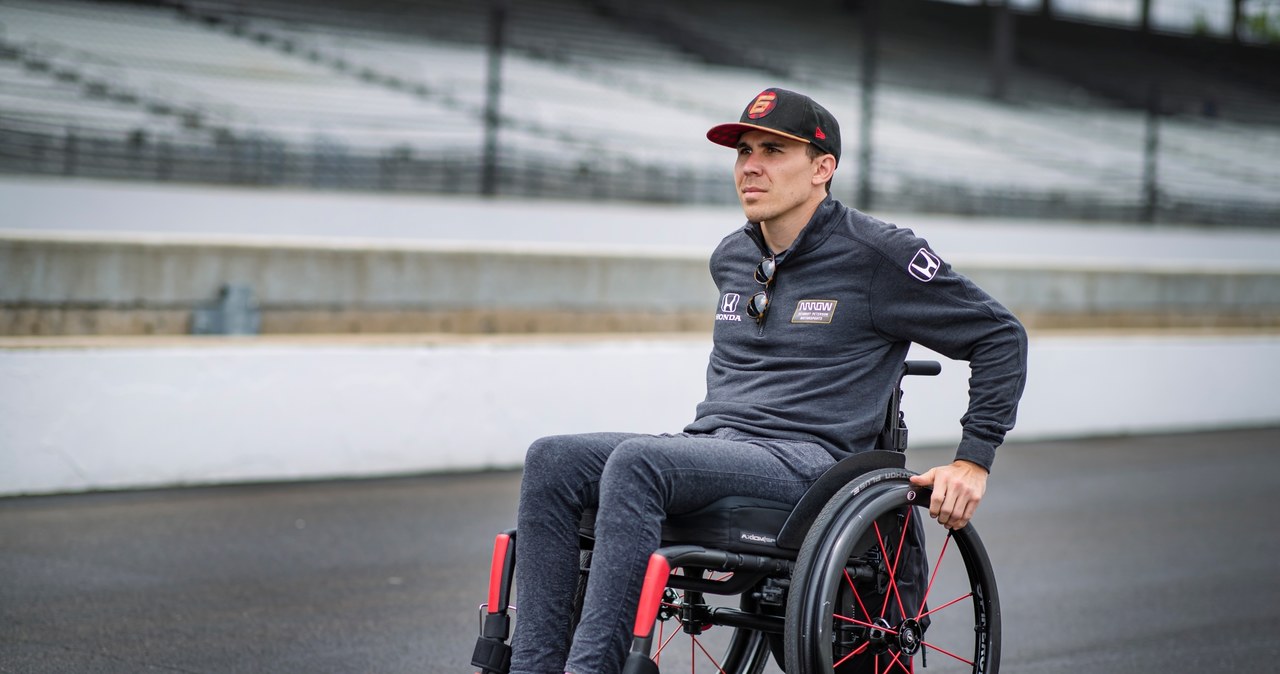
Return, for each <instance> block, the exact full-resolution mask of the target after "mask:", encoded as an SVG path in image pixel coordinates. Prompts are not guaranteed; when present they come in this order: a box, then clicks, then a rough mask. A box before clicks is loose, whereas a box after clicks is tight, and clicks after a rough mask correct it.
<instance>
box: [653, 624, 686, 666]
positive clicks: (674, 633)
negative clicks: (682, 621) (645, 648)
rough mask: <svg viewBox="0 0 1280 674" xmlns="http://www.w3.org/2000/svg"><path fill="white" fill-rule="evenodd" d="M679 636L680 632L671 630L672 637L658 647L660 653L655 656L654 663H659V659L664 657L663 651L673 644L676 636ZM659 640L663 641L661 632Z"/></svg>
mask: <svg viewBox="0 0 1280 674" xmlns="http://www.w3.org/2000/svg"><path fill="white" fill-rule="evenodd" d="M679 634H680V630H671V636H669V637H667V640H666V641H663V642H662V645H661V646H659V647H658V652H657V653H654V654H653V661H654V662H657V661H658V657H659V656H661V655H662V651H663V649H665V648H666V647H667V644H669V643H671V640H672V639H675V638H676V636H677V635H679ZM658 639H662V634H661V632H659V634H658Z"/></svg>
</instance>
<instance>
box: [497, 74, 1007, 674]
mask: <svg viewBox="0 0 1280 674" xmlns="http://www.w3.org/2000/svg"><path fill="white" fill-rule="evenodd" d="M707 137H708V139H709V140H711V141H712V142H714V143H717V144H720V145H724V146H727V147H730V148H734V149H735V150H736V151H737V162H736V164H735V168H734V178H735V184H736V186H737V190H738V198H739V200H740V202H741V205H742V208H743V211H744V213H745V215H746V220H747V223H746V224H745V226H743V227H741V228H739V229H738V230H736V231H734V232H732V233H731V234H729V235H728V236H726V237H725V238H724V240H723V241H722V242H721V243H720V244H719V246H718V247H717V248H716V249H715V252H714V253H713V254H712V256H711V261H710V270H711V274H712V277H713V279H714V281H715V284H716V286H717V288H718V289H719V293H720V296H719V298H718V301H717V304H716V307H715V311H714V315H715V322H714V334H713V340H714V341H713V348H712V351H711V354H710V362H709V364H708V366H707V395H706V399H705V400H704V401H703V402H702V403H700V404H699V405H698V407H697V410H696V416H695V418H694V420H693V422H692V423H690V424H689V425H688V426H687V427H686V428H684V429H683V431H682V432H679V433H674V434H668V435H658V436H653V435H636V434H628V433H591V434H585V435H570V436H557V437H548V438H542V439H540V440H538V441H536V442H535V443H533V445H532V446H531V447H530V448H529V450H528V454H527V458H526V463H525V469H524V476H523V481H522V484H521V491H520V505H519V511H518V514H517V531H518V532H519V536H518V538H516V539H515V542H514V547H515V550H514V553H513V554H514V557H515V558H518V559H519V560H520V566H519V569H520V571H519V589H518V594H519V608H520V610H519V619H518V621H517V624H516V629H515V633H514V637H513V640H512V643H511V649H510V650H509V651H508V652H507V653H506V655H508V656H509V657H510V671H511V672H513V673H519V674H531V673H536V674H548V673H559V672H572V673H573V674H611V673H613V672H618V671H619V670H620V668H621V666H622V663H623V662H624V660H625V659H626V655H627V648H628V644H629V643H631V640H632V626H633V621H637V618H636V615H637V606H638V603H640V595H641V587H642V584H644V582H645V579H646V569H647V568H649V567H648V566H647V565H648V563H649V561H650V555H651V553H654V551H655V550H656V549H658V548H659V547H660V546H661V545H662V543H663V527H664V522H665V521H666V520H667V519H668V518H669V517H671V518H676V517H678V516H681V515H682V514H688V513H693V512H695V511H698V510H699V509H701V508H703V507H705V506H707V505H708V504H711V503H712V502H715V501H717V500H718V499H722V498H725V497H746V498H759V499H766V500H768V501H772V502H776V503H781V504H785V505H787V506H790V505H794V504H796V503H798V502H800V501H801V499H802V497H803V496H804V495H805V493H806V491H807V490H809V489H810V487H811V486H812V485H814V483H815V481H817V480H818V479H819V477H820V476H822V475H823V474H824V473H826V472H827V471H828V470H829V469H831V468H832V467H833V466H834V465H835V464H836V463H837V462H838V461H840V460H841V459H845V458H847V457H851V456H855V455H858V454H861V453H864V452H868V451H869V450H872V449H873V448H875V447H876V446H877V438H878V436H879V435H880V433H881V431H882V428H883V426H884V421H885V410H886V407H887V406H888V404H889V403H890V402H892V401H891V400H890V399H891V397H893V396H896V395H898V382H899V379H900V377H901V375H902V370H903V363H904V360H905V357H906V354H907V349H908V347H909V346H910V345H911V343H913V342H915V343H918V344H922V345H924V346H926V347H928V348H930V349H933V350H935V351H937V352H939V353H941V354H944V355H946V356H947V357H949V358H953V359H960V360H967V361H969V363H970V365H971V370H972V377H971V379H970V397H969V407H968V410H967V413H966V414H965V415H964V416H963V418H962V420H961V423H962V427H963V436H962V438H963V439H962V440H961V442H960V444H959V447H958V448H957V450H956V454H955V461H954V462H952V463H950V464H947V465H942V466H938V467H936V468H933V469H932V470H929V471H927V472H925V473H924V474H922V475H917V476H913V477H911V478H910V480H911V483H912V484H913V485H914V486H915V487H918V488H920V489H922V490H923V489H924V488H931V494H932V495H931V498H930V500H929V504H928V514H929V515H930V516H931V517H933V518H936V520H937V521H938V522H939V523H941V524H943V525H945V526H946V527H947V528H949V529H951V530H960V529H962V528H964V527H965V526H966V524H967V523H968V522H969V520H970V518H971V517H972V516H973V513H974V510H975V508H976V507H977V506H978V504H979V502H980V501H981V500H982V497H983V494H984V491H985V489H986V479H987V473H988V471H989V469H990V468H991V464H992V461H993V459H994V457H995V451H996V448H997V447H998V446H999V445H1000V444H1001V442H1002V441H1003V438H1004V435H1005V433H1006V432H1007V431H1008V430H1009V429H1010V428H1012V426H1013V423H1014V416H1015V412H1016V408H1017V403H1018V400H1019V398H1020V396H1021V394H1022V389H1023V384H1024V381H1025V368H1026V333H1025V331H1024V330H1023V328H1022V326H1021V324H1020V323H1019V322H1018V321H1017V319H1016V318H1015V317H1014V316H1013V315H1012V314H1011V313H1010V312H1009V311H1008V310H1006V309H1005V308H1004V307H1003V306H1001V305H1000V304H999V303H998V302H996V301H995V300H994V299H992V298H991V297H990V296H989V295H988V294H987V293H985V292H984V291H982V290H981V289H979V288H978V287H977V286H976V285H974V284H973V283H972V282H971V281H970V280H968V279H967V278H965V277H964V276H962V275H960V274H958V273H956V272H955V271H954V270H953V269H952V268H951V266H950V265H948V264H947V263H946V262H945V261H944V260H943V259H942V257H941V256H940V255H939V254H938V253H936V252H935V251H934V250H933V249H932V248H931V247H930V246H929V244H928V243H927V242H926V241H925V240H924V239H921V238H919V237H917V236H916V235H915V234H914V233H912V232H911V231H910V230H908V229H902V228H898V227H895V226H894V225H891V224H888V223H885V222H881V221H879V220H876V219H875V218H872V217H870V216H868V215H866V214H864V213H861V212H858V211H856V210H854V209H852V208H849V207H846V206H844V205H843V204H841V203H840V202H838V201H836V200H835V199H833V198H832V197H831V196H830V194H829V192H830V182H831V178H832V175H833V173H834V172H835V170H836V168H837V166H838V164H839V160H840V150H841V147H840V128H839V125H838V124H837V123H836V120H835V119H834V118H833V117H832V116H831V114H830V113H829V112H827V110H826V109H825V108H823V107H822V106H820V105H818V104H817V103H816V102H814V101H813V100H812V99H810V98H808V97H807V96H803V95H801V94H798V93H794V92H791V91H787V90H784V89H776V88H774V89H768V90H765V91H763V92H761V93H760V94H759V95H757V96H756V97H755V98H753V99H752V100H751V102H750V103H748V104H747V106H746V108H745V110H744V111H743V112H742V115H741V117H740V119H739V121H738V122H736V123H728V124H721V125H718V126H716V127H714V128H712V129H711V130H710V131H708V132H707ZM846 479H847V478H846ZM920 493H928V492H927V491H921V492H920ZM908 498H911V497H910V496H909V497H908ZM591 512H594V522H593V530H592V531H591V532H590V534H591V537H592V538H594V545H593V551H592V553H591V554H592V558H591V562H590V574H589V577H588V578H589V579H588V580H587V582H586V584H585V596H581V597H580V599H578V600H576V601H577V603H576V605H575V592H576V591H580V590H579V588H578V583H579V579H580V561H581V560H580V552H581V550H582V539H581V538H580V533H581V531H580V525H582V523H583V517H584V513H591ZM888 517H889V516H888V515H885V516H884V517H882V518H881V519H882V520H883V519H887V518H888ZM900 518H901V516H900V515H899V519H900ZM810 519H812V516H810ZM806 524H807V523H806ZM775 533H776V532H775ZM773 535H774V534H771V533H763V534H762V533H759V532H748V531H743V532H740V533H739V537H740V538H741V540H743V541H744V542H745V543H748V544H751V543H756V544H759V545H762V546H768V545H772V544H773V543H774V541H770V540H769V538H771V537H772V536H773ZM801 535H803V532H801ZM751 536H756V537H757V539H758V540H754V541H753V540H752V539H751V538H750V537H751ZM914 538H915V537H914V536H913V537H911V539H910V540H909V539H908V537H906V536H903V538H902V539H900V540H898V541H896V542H895V541H888V542H884V543H882V544H881V545H878V546H876V547H875V549H868V550H858V551H854V553H849V552H842V553H841V554H842V555H844V556H845V557H849V556H850V555H854V556H856V554H861V555H863V556H866V555H872V556H875V555H886V556H889V555H890V554H891V556H893V557H895V558H896V557H898V556H899V555H898V553H897V550H898V549H901V548H904V547H911V546H913V545H914V546H916V547H917V548H918V547H919V545H920V543H919V542H918V541H914ZM855 553H856V554H855ZM783 556H784V557H785V556H786V555H785V554H784V555H783ZM790 558H791V559H794V558H795V553H794V552H793V553H791V555H790ZM788 563H789V562H788ZM841 564H842V565H843V564H844V562H843V561H842V562H841ZM893 564H894V560H892V559H890V560H880V561H876V562H874V564H873V566H874V565H878V566H877V567H875V568H879V569H880V571H879V577H880V578H881V580H880V581H879V582H880V583H881V584H882V585H883V583H884V581H883V577H884V576H885V575H886V574H885V573H884V571H885V569H886V568H887V569H888V571H889V575H892V573H893V570H894V566H893ZM848 568H854V567H852V566H850V567H848ZM867 568H872V567H871V566H868V567H867ZM924 568H925V564H924V563H918V564H917V563H912V564H911V568H908V566H907V565H906V564H905V563H899V564H898V565H897V570H898V578H897V579H896V582H897V585H896V586H895V589H894V592H893V593H890V594H896V596H895V597H893V601H889V600H885V602H884V603H885V608H883V609H882V610H871V609H869V610H868V614H869V615H868V616H867V620H870V619H871V618H877V616H875V615H870V614H875V613H884V614H886V616H888V617H887V618H885V617H881V618H878V619H884V620H885V621H886V623H885V624H886V625H889V627H888V628H887V630H888V631H887V632H886V631H885V630H884V629H881V630H880V632H879V635H880V638H882V639H888V638H889V636H892V638H893V639H895V641H894V643H895V644H898V646H897V647H899V648H905V647H902V646H901V644H902V643H904V640H910V639H918V638H919V634H917V633H911V634H908V632H909V629H916V630H918V631H923V629H924V626H918V625H916V624H915V623H912V622H911V621H907V620H905V617H907V614H911V615H916V614H918V613H920V612H919V611H915V610H913V609H914V608H915V607H913V606H912V604H913V603H916V601H917V600H916V598H915V597H911V598H906V599H905V601H904V595H906V594H910V592H908V591H907V590H905V589H903V588H907V587H908V586H910V585H912V583H915V584H917V587H918V585H919V584H921V583H924V582H927V579H925V578H923V577H922V573H923V571H922V570H923V569H924ZM650 573H654V572H653V571H652V570H651V571H650ZM845 575H846V576H848V575H849V573H848V572H847V571H846V573H845ZM855 575H856V574H855ZM912 576H914V578H912ZM663 578H664V579H665V575H664V576H663ZM863 581H865V582H866V583H871V584H875V582H876V580H875V572H868V575H867V578H866V579H863ZM852 583H853V581H852V580H850V584H851V586H852ZM880 590H881V594H874V591H872V593H871V594H874V596H876V597H877V598H878V597H881V596H887V595H884V593H883V592H884V588H883V587H882V588H880ZM792 591H793V592H794V591H795V588H794V587H793V588H792ZM504 592H505V590H504ZM764 594H766V595H767V592H766V593H764ZM871 594H869V595H868V596H871ZM917 595H919V596H922V595H920V593H917ZM505 600H506V598H505V597H502V601H503V602H504V603H505ZM492 601H496V597H494V595H491V602H492ZM858 601H862V597H858ZM877 601H878V599H877ZM669 603H670V602H668V604H669ZM890 604H894V605H900V606H901V607H902V608H901V610H899V609H890V608H888V606H889V605H890ZM502 608H503V611H504V612H505V605H504V606H503V607H502ZM876 608H877V609H879V608H880V607H876ZM654 610H662V609H661V608H655V609H654ZM490 611H496V609H495V608H493V607H492V606H491V607H490ZM888 614H895V615H888ZM495 615H496V613H495ZM503 620H504V621H505V617H504V618H503ZM650 622H652V618H650ZM849 622H854V623H856V624H858V625H863V626H861V627H856V628H850V629H853V631H849V629H846V630H845V631H844V632H841V631H840V626H839V625H837V627H835V628H833V629H834V630H835V632H834V633H833V636H832V637H831V640H833V641H838V640H839V639H840V638H842V637H841V636H840V635H842V634H844V635H846V637H847V638H848V639H849V640H851V641H853V640H858V639H860V640H863V641H867V640H869V639H871V638H872V637H874V636H876V635H877V632H876V629H878V628H873V627H871V626H869V625H870V623H867V622H859V621H857V620H854V619H850V620H849ZM918 622H924V623H926V624H927V622H928V621H927V618H926V619H924V620H923V621H918ZM635 624H637V625H639V622H638V621H637V622H636V623H635ZM485 631H486V634H487V633H488V632H490V631H496V628H495V630H490V629H488V627H486V630H485ZM637 634H639V633H637ZM887 635H888V636H887ZM501 638H502V639H505V634H504V635H501ZM482 641H483V639H482ZM489 641H490V642H495V639H493V638H491V639H489ZM909 645H910V644H908V646H909ZM504 648H505V647H504ZM480 650H481V649H480V648H479V647H478V649H477V653H478V655H477V658H480V659H484V658H481V657H480V655H479V652H480ZM497 660H505V657H499V658H497ZM475 664H476V665H477V666H478V667H480V668H481V669H485V670H486V671H499V670H501V669H504V668H505V667H506V663H505V661H504V662H501V663H500V665H493V664H492V663H482V662H477V663H475ZM787 669H788V671H800V668H797V669H792V668H790V667H788V668H787ZM886 671H887V670H886Z"/></svg>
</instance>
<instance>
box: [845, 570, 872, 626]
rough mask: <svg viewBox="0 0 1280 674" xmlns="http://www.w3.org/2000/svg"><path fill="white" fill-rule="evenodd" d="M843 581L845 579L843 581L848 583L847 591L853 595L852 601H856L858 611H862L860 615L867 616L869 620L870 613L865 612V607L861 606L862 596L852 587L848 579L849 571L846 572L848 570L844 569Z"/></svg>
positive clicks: (851, 582) (851, 581)
mask: <svg viewBox="0 0 1280 674" xmlns="http://www.w3.org/2000/svg"><path fill="white" fill-rule="evenodd" d="M844 579H845V581H846V582H848V583H849V591H850V592H852V593H853V599H854V601H857V602H858V609H859V610H861V611H862V615H864V616H867V617H868V618H870V617H871V612H870V611H868V610H867V607H866V606H864V605H863V604H862V594H861V593H859V592H858V588H856V587H854V586H853V579H852V578H850V577H849V570H848V569H845V570H844Z"/></svg>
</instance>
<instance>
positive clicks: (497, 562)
mask: <svg viewBox="0 0 1280 674" xmlns="http://www.w3.org/2000/svg"><path fill="white" fill-rule="evenodd" d="M514 538H515V532H514V531H507V532H503V533H500V534H498V536H497V537H496V538H495V539H494V541H493V561H492V562H491V563H490V564H489V613H505V612H506V611H507V603H508V602H510V601H511V583H510V582H509V581H510V571H511V569H512V567H513V566H514V563H515V556H516V549H515V545H514V543H515V540H514Z"/></svg>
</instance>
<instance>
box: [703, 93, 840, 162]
mask: <svg viewBox="0 0 1280 674" xmlns="http://www.w3.org/2000/svg"><path fill="white" fill-rule="evenodd" d="M748 131H767V132H769V133H774V134H777V135H779V136H783V137H786V138H790V139H792V140H798V141H801V142H803V143H811V144H813V146H814V147H816V148H818V149H819V150H821V151H822V152H824V153H827V154H833V155H835V157H836V161H837V162H839V161H840V124H838V123H837V122H836V118H835V117H833V116H832V115H831V113H830V112H827V109H826V108H824V107H822V106H821V105H818V103H817V102H816V101H814V100H813V99H812V98H809V97H808V96H805V95H804V94H797V93H796V92H794V91H787V90H786V89H778V88H776V87H775V88H772V89H765V90H764V91H762V92H760V93H759V94H757V95H756V97H755V98H753V99H751V102H750V103H748V104H747V107H746V108H744V109H743V111H742V117H741V118H739V120H738V121H737V122H736V123H730V124H720V125H718V126H713V127H711V130H710V131H708V132H707V140H709V141H711V142H713V143H715V144H717V145H724V146H725V147H737V146H738V139H739V138H741V137H742V134H744V133H746V132H748Z"/></svg>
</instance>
